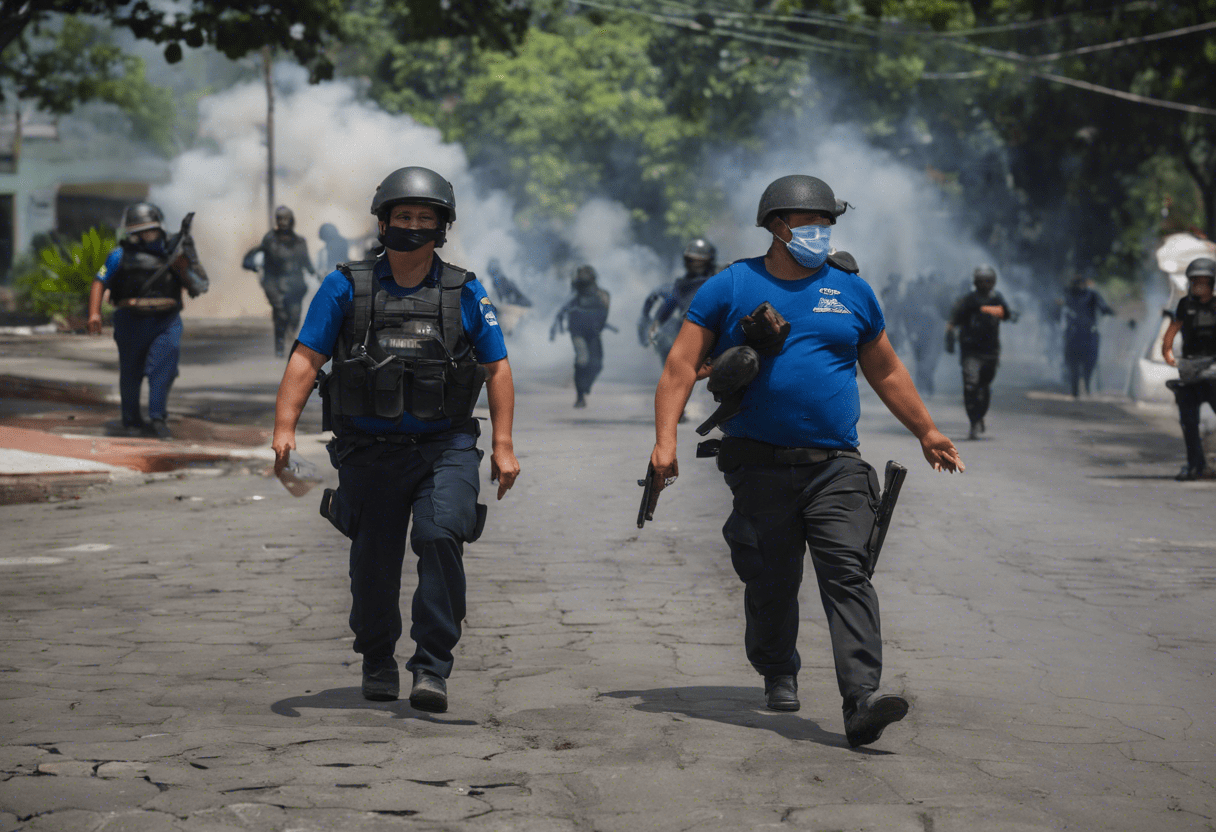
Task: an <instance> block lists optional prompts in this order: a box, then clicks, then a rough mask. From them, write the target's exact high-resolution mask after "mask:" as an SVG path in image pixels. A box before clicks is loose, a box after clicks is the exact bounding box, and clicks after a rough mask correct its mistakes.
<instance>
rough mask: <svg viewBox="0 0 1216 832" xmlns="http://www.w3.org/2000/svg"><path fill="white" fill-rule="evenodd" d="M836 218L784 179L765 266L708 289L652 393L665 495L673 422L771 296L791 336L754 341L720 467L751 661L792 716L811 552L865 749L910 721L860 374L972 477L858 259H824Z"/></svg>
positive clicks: (855, 731) (831, 205) (656, 456)
mask: <svg viewBox="0 0 1216 832" xmlns="http://www.w3.org/2000/svg"><path fill="white" fill-rule="evenodd" d="M840 213H841V211H840V208H839V206H838V204H837V202H836V197H835V195H834V194H833V192H832V189H831V188H830V187H828V185H827V183H825V182H824V181H822V180H820V179H817V178H815V177H812V176H786V177H782V178H781V179H778V180H776V181H775V182H773V183H772V184H771V185H769V186H768V188H767V189H766V190H765V191H764V195H763V196H762V197H761V198H760V208H759V211H758V212H757V216H756V225H757V226H760V227H762V228H765V229H767V230H768V231H769V232H770V233H771V234H772V235H773V241H772V244H771V246H770V248H769V250H768V253H767V254H766V255H765V256H763V257H755V258H752V259H748V260H741V261H739V262H737V263H735V264H733V265H732V266H730V267H728V268H727V269H726V270H724V271H722V272H720V273H719V274H717V275H715V276H714V277H712V278H710V279H709V280H708V281H707V282H706V283H705V285H704V286H702V287H701V289H700V291H699V292H698V293H697V296H696V299H695V300H694V301H693V303H692V306H691V307H690V308H689V310H688V315H687V317H686V319H685V322H684V325H683V327H682V328H681V330H680V334H679V336H678V337H677V338H676V342H675V344H674V345H673V346H672V349H671V352H670V354H669V355H668V359H667V363H666V365H665V367H664V369H663V376H662V378H661V379H660V380H659V385H658V389H657V390H656V391H655V434H656V442H655V447H654V451H653V453H652V454H651V464H652V465H653V466H654V470H655V481H656V487H657V488H658V489H660V490H661V489H662V487H663V486H664V485H665V484H667V483H669V482H672V481H674V478H675V477H676V476H677V474H678V472H679V466H678V464H677V462H676V423H677V421H678V420H679V418H680V413H681V412H682V411H683V408H684V405H685V403H686V402H687V401H688V396H689V394H690V392H691V391H692V387H693V384H694V383H695V382H696V380H697V376H698V370H699V368H701V367H702V365H703V362H704V361H705V360H706V358H708V357H710V356H711V351H712V356H713V357H717V356H719V355H721V354H722V353H723V352H724V351H725V350H727V349H729V348H731V347H735V346H739V345H741V344H744V343H748V342H749V340H752V338H751V336H749V335H747V334H746V333H744V331H743V330H742V329H741V321H742V320H743V319H744V318H745V317H747V316H749V315H750V316H751V317H752V318H753V319H754V318H755V317H756V316H754V315H752V313H753V312H754V311H758V309H757V308H758V307H759V305H760V304H762V303H764V302H768V303H770V304H771V305H772V306H773V307H774V308H775V310H776V312H777V313H778V314H779V315H780V316H782V317H783V318H784V319H785V320H786V321H788V324H789V328H788V330H787V331H788V335H787V336H786V337H785V338H784V340H782V339H781V338H774V337H766V338H764V339H763V341H764V342H759V341H754V342H753V343H752V345H753V346H756V348H757V352H758V353H760V355H761V356H766V355H767V357H762V358H761V363H760V370H759V375H758V376H757V377H756V378H755V380H754V381H752V382H751V384H750V385H749V386H748V387H747V388H746V392H745V394H744V396H743V399H742V409H741V412H740V413H739V415H737V416H735V417H734V418H733V419H731V420H730V421H727V422H726V423H725V424H724V426H723V430H724V432H725V433H726V434H727V436H726V437H725V438H724V439H723V440H722V444H721V448H720V451H719V455H718V468H719V469H720V470H721V471H723V473H724V474H725V475H726V482H727V484H728V485H729V486H730V487H731V490H732V491H733V492H734V511H733V512H732V513H731V515H730V517H729V518H728V519H727V521H726V525H725V526H724V527H723V530H722V531H723V535H724V536H725V538H726V542H727V544H728V545H729V547H730V552H731V562H732V564H733V566H734V568H735V571H736V573H737V574H738V575H739V578H740V579H741V580H742V581H743V583H744V585H745V587H746V589H745V590H744V614H745V617H746V633H745V636H744V643H745V647H746V651H747V657H748V659H749V660H750V661H751V663H752V666H753V667H754V668H755V669H756V671H757V672H758V673H760V675H761V676H763V677H764V690H765V699H766V704H767V706H768V707H769V708H770V709H773V710H778V711H796V710H798V708H799V707H800V703H799V701H798V681H797V674H798V670H799V668H800V667H801V658H800V657H799V655H798V650H797V644H796V642H797V637H798V589H799V585H800V584H801V582H802V568H803V556H804V554H805V552H806V550H807V547H808V545H809V546H810V551H811V559H812V562H813V564H814V567H815V575H816V578H817V579H818V581H819V592H820V598H821V599H822V601H823V605H824V610H825V612H826V613H827V619H828V627H829V630H830V633H831V639H832V652H833V657H834V659H835V665H836V679H837V683H838V685H839V689H840V695H841V697H842V699H843V706H842V707H843V712H844V724H845V735H846V737H847V739H848V741H849V744H850V745H852V746H860V745H867V744H869V743H872V742H875V741H876V740H878V738H879V737H880V736H881V734H882V731H883V729H884V728H885V727H886V726H887V725H889V724H890V723H892V722H895V721H898V720H900V719H902V718H903V717H904V715H905V714H906V713H907V711H908V702H907V700H906V699H904V698H903V697H902V696H898V695H895V694H890V693H880V692H879V683H880V680H881V674H882V641H881V637H880V628H879V615H878V597H877V595H876V594H875V592H874V587H873V586H872V585H871V583H870V579H869V572H868V564H869V557H868V554H867V549H866V547H867V542H868V540H869V538H870V534H871V532H872V531H873V530H874V526H875V521H876V512H875V508H876V505H877V502H878V497H879V495H878V479H877V477H876V476H875V473H874V469H873V468H871V467H870V466H869V465H868V464H867V463H866V462H864V461H863V460H862V459H861V455H860V454H859V453H858V451H857V445H858V439H857V420H858V417H859V414H860V400H859V394H858V389H857V380H856V371H855V368H856V366H857V365H860V366H861V370H862V373H864V374H865V377H866V379H867V380H868V381H869V382H870V385H871V386H872V387H873V388H874V389H875V391H876V392H877V393H878V395H879V397H880V398H881V399H882V400H883V402H884V403H885V404H886V405H887V407H888V408H889V409H890V410H891V412H892V413H894V414H895V416H896V417H897V418H898V419H899V420H900V421H901V422H903V424H904V425H905V426H906V427H907V428H908V429H909V430H910V431H912V433H913V434H914V435H915V436H916V437H917V438H918V439H919V440H920V443H921V448H922V450H923V452H924V455H925V458H926V459H927V460H928V461H929V463H930V464H931V465H932V466H933V467H934V468H935V469H937V470H941V469H945V470H948V471H962V470H963V464H962V460H961V459H960V458H959V455H958V451H957V450H956V449H955V447H954V445H953V443H951V442H950V440H949V439H947V438H946V437H945V436H943V435H942V434H941V433H940V432H938V430H937V429H936V427H934V424H933V420H932V418H930V416H929V412H928V410H927V409H926V408H925V406H924V403H923V402H922V401H921V399H920V397H919V396H918V395H917V393H916V388H915V386H914V385H913V384H912V379H911V377H910V376H909V375H908V371H907V370H906V369H905V368H904V365H903V364H902V363H901V362H900V360H899V358H898V357H897V356H896V355H895V351H894V350H893V349H892V348H891V344H890V341H889V340H888V339H887V336H886V333H885V331H884V328H885V325H884V321H883V316H882V311H881V310H880V308H879V305H878V299H877V298H876V297H875V296H874V292H873V291H872V290H871V289H870V287H869V286H868V285H867V284H866V282H865V281H864V280H862V279H861V278H860V277H858V276H857V266H856V263H855V261H853V258H852V257H850V256H848V255H847V254H843V253H840V252H838V253H836V254H832V255H829V245H830V237H831V226H832V225H834V224H835V222H836V218H837V216H839V214H840Z"/></svg>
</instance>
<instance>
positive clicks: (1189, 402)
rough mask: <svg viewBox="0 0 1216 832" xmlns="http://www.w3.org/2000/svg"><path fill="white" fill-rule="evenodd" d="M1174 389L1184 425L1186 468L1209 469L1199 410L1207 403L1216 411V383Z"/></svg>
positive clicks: (1199, 382)
mask: <svg viewBox="0 0 1216 832" xmlns="http://www.w3.org/2000/svg"><path fill="white" fill-rule="evenodd" d="M1173 389H1174V400H1175V401H1176V402H1177V403H1178V421H1179V422H1180V423H1181V425H1182V441H1183V442H1185V443H1186V467H1187V468H1190V469H1191V470H1192V471H1196V472H1199V471H1203V470H1205V469H1206V468H1207V467H1208V461H1207V457H1206V456H1204V453H1203V437H1202V436H1200V435H1199V409H1200V408H1201V407H1203V403H1204V402H1207V403H1208V405H1209V406H1210V407H1211V408H1212V410H1216V381H1196V382H1192V383H1190V384H1180V385H1178V386H1177V387H1175V388H1173Z"/></svg>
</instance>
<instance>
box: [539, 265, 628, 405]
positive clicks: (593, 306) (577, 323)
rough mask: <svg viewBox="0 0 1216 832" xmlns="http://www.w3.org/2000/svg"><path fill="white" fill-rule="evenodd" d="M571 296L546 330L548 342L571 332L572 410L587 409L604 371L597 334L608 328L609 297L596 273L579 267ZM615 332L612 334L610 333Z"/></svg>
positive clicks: (600, 342)
mask: <svg viewBox="0 0 1216 832" xmlns="http://www.w3.org/2000/svg"><path fill="white" fill-rule="evenodd" d="M571 285H572V286H573V288H574V294H573V295H571V296H570V299H569V300H567V301H566V303H565V305H563V306H562V308H561V309H559V310H557V316H556V317H555V318H554V319H553V326H552V327H550V328H549V340H550V341H552V340H553V339H554V338H556V337H557V333H559V332H561V331H562V329H563V328H565V329H568V330H570V342H571V343H572V344H573V345H574V390H575V394H576V396H577V398H575V400H574V406H575V407H586V406H587V395H588V394H589V393H590V392H591V385H593V384H595V380H596V379H597V378H598V377H599V374H600V371H601V370H602V369H604V343H603V341H602V340H600V333H602V332H603V331H604V329H605V327H608V326H609V324H608V306H609V304H610V303H611V300H612V298H611V296H610V295H609V294H608V292H607V290H605V289H601V288H600V287H599V286H598V285H597V284H596V282H595V269H593V268H592V267H591V266H579V267H578V271H576V272H575V273H574V280H573V281H572V282H571ZM613 331H615V330H613Z"/></svg>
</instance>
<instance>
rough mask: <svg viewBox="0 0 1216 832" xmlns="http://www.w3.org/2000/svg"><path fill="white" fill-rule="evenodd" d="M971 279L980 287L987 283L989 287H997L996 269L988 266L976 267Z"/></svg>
mask: <svg viewBox="0 0 1216 832" xmlns="http://www.w3.org/2000/svg"><path fill="white" fill-rule="evenodd" d="M971 279H972V280H973V281H975V284H976V285H977V286H978V285H979V284H981V283H987V284H988V285H989V286H995V285H996V269H994V268H992V266H989V265H987V264H984V265H982V266H976V267H975V271H974V272H972V273H971Z"/></svg>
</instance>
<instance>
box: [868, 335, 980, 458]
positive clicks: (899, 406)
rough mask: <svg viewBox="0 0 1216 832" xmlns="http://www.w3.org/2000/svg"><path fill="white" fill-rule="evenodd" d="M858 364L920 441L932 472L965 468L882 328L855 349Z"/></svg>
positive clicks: (881, 396) (876, 391)
mask: <svg viewBox="0 0 1216 832" xmlns="http://www.w3.org/2000/svg"><path fill="white" fill-rule="evenodd" d="M857 363H858V365H859V366H860V367H861V372H862V374H863V375H864V376H865V377H866V381H868V382H869V383H870V386H871V387H873V388H874V392H875V393H877V394H878V398H880V399H882V403H883V404H885V405H886V406H887V409H888V410H890V411H891V413H892V414H894V416H895V418H896V419H899V421H900V422H901V423H903V426H904V427H906V428H907V429H908V430H909V431H911V432H912V435H913V436H915V437H916V438H917V439H918V440H919V441H920V446H921V450H922V451H923V452H924V455H925V459H926V460H928V462H929V464H930V465H932V466H933V469H934V470H935V471H941V470H942V469H945V470H947V471H950V472H951V473H953V472H954V471H958V472H959V473H962V472H963V471H964V470H966V469H965V467H964V465H963V460H962V459H961V458H960V457H959V454H958V449H957V448H955V447H954V443H953V442H951V441H950V440H949V439H948V438H947V437H946V436H945V435H943V434H942V433H941V432H940V431H939V430H938V429H937V426H936V425H935V424H933V417H932V416H930V415H929V409H928V408H927V407H925V403H924V401H923V400H922V399H921V397H920V393H918V392H916V385H915V384H913V383H912V376H911V375H910V374H909V373H908V368H907V367H905V366H904V363H903V362H902V361H900V360H899V356H898V355H896V354H895V350H894V349H893V348H892V347H891V342H890V341H889V340H888V339H887V333H886V331H885V330H884V331H883V333H882V334H881V335H879V336H878V337H877V338H875V339H874V340H873V341H871V342H870V343H868V344H863V345H862V346H861V348H860V349H859V350H858V352H857Z"/></svg>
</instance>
